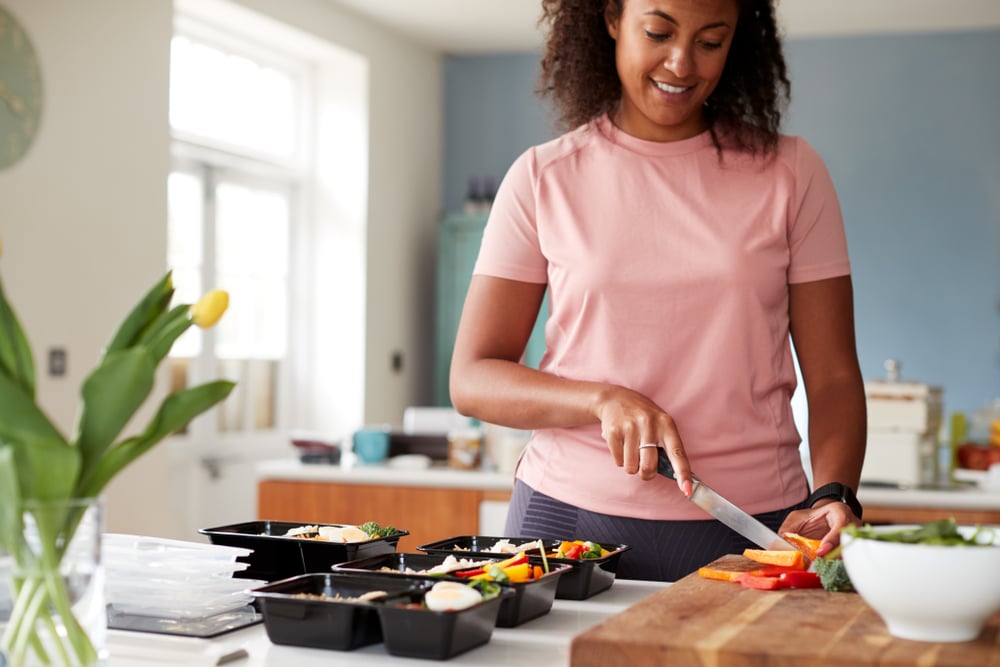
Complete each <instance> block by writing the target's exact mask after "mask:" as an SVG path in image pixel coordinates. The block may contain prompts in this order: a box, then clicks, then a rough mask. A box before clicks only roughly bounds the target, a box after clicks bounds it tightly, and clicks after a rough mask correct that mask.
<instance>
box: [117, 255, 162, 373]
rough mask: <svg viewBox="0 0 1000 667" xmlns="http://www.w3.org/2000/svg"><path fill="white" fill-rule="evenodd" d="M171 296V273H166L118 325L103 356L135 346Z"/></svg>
mask: <svg viewBox="0 0 1000 667" xmlns="http://www.w3.org/2000/svg"><path fill="white" fill-rule="evenodd" d="M173 296H174V288H173V280H172V272H170V271H168V272H167V273H166V274H165V275H164V276H163V277H162V278H161V279H160V281H159V282H157V283H156V284H155V285H153V288H152V289H150V290H149V291H148V292H147V293H146V295H145V296H144V297H142V299H141V300H140V301H139V303H137V304H136V305H135V306H134V307H133V308H132V310H131V311H130V312H129V314H128V315H126V316H125V319H124V320H122V323H121V324H120V325H118V331H116V332H115V335H114V336H113V337H112V338H111V342H109V343H108V345H107V347H105V348H104V354H105V355H108V354H111V353H112V352H118V351H119V350H123V349H125V348H127V347H132V346H133V345H135V343H136V341H138V340H139V339H140V338H141V336H142V335H143V334H144V333H145V332H146V331H147V330H148V329H149V328H150V327H152V326H153V323H154V322H156V320H157V318H158V317H160V316H161V315H162V314H163V313H164V312H166V310H167V306H168V305H170V299H172V298H173Z"/></svg>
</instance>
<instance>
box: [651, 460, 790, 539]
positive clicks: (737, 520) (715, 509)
mask: <svg viewBox="0 0 1000 667" xmlns="http://www.w3.org/2000/svg"><path fill="white" fill-rule="evenodd" d="M656 451H657V457H658V458H657V462H656V471H657V472H658V473H660V474H661V475H663V476H664V477H668V478H670V479H677V477H676V475H675V474H674V467H673V465H671V463H670V459H669V458H667V453H666V451H664V450H663V448H662V447H657V449H656ZM692 477H693V476H692ZM693 487H694V488H693V489H692V491H691V497H690V498H689V500H690V501H691V502H693V503H694V504H695V505H697V506H698V507H700V508H702V509H703V510H705V511H706V512H708V513H709V514H711V515H712V516H714V517H715V518H716V519H718V520H719V521H721V522H722V523H724V524H725V525H727V526H729V527H730V528H732V529H733V530H735V531H736V532H737V533H739V534H740V535H742V536H743V537H745V538H747V539H748V540H750V541H751V542H753V543H754V544H756V545H757V546H759V547H761V548H762V549H769V550H775V551H780V550H789V549H791V550H794V549H795V547H794V546H793V545H792V544H791V543H789V542H788V541H787V540H785V539H784V538H782V537H781V536H780V535H778V534H777V533H776V532H774V531H773V530H771V529H770V528H768V527H767V526H765V525H764V524H762V523H761V522H760V521H758V520H757V519H755V518H754V517H753V516H752V515H750V514H748V513H747V512H745V511H744V510H742V509H740V508H739V507H737V506H736V505H734V504H733V503H731V502H730V501H728V500H726V499H725V498H724V497H723V496H721V495H720V494H719V493H718V492H717V491H715V489H713V488H712V487H710V486H708V485H707V484H705V483H704V482H702V481H701V480H699V479H697V478H694V477H693Z"/></svg>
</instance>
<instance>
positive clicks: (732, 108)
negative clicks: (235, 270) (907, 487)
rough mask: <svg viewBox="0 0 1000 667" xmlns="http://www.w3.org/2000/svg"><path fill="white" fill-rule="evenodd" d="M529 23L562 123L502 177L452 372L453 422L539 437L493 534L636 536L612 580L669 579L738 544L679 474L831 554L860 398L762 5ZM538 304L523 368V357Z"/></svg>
mask: <svg viewBox="0 0 1000 667" xmlns="http://www.w3.org/2000/svg"><path fill="white" fill-rule="evenodd" d="M542 6H543V21H548V23H549V24H550V31H549V33H548V38H547V47H546V51H545V54H544V56H543V59H542V91H543V92H544V93H547V94H549V95H550V96H551V97H552V99H553V100H554V101H555V103H556V104H557V106H558V107H559V109H560V110H561V112H562V121H563V123H564V124H565V126H566V127H567V128H572V129H568V131H567V133H566V134H564V135H562V136H561V137H559V138H557V139H555V140H553V141H551V142H548V143H546V144H543V145H540V146H536V147H534V148H531V149H529V150H528V151H526V152H525V153H524V154H522V155H521V156H520V157H519V158H518V159H517V161H516V162H515V163H514V164H513V165H512V167H511V169H510V171H509V172H508V174H507V175H506V177H505V179H504V181H503V183H502V185H501V187H500V189H499V191H498V193H497V197H496V200H495V202H494V205H493V209H492V212H491V214H490V218H489V222H488V224H487V227H486V232H485V235H484V239H483V245H482V248H481V250H480V255H479V259H478V261H477V264H476V268H475V271H474V276H473V279H472V283H471V285H470V287H469V292H468V295H467V297H466V302H465V307H464V310H463V314H462V320H461V324H460V326H459V332H458V336H457V339H456V343H455V350H454V353H453V358H452V367H451V397H452V401H453V403H454V405H455V407H456V409H457V410H459V411H460V412H462V413H463V414H466V415H471V416H474V417H476V418H478V419H481V420H482V421H485V422H489V423H496V424H504V425H507V426H511V427H516V428H522V429H532V430H533V435H532V439H531V441H530V443H529V445H528V447H527V448H526V450H525V453H524V455H523V456H522V459H521V461H520V462H519V465H518V469H517V472H516V474H515V477H516V480H515V485H514V492H513V496H512V501H511V508H510V513H509V515H508V519H507V526H506V534H508V535H511V536H538V537H550V538H564V539H565V538H583V539H591V540H595V541H600V542H609V543H619V544H629V545H631V546H632V547H633V549H632V550H631V551H629V552H627V553H626V554H625V555H624V557H623V558H622V560H621V562H620V564H619V570H618V574H619V576H621V577H624V578H639V579H651V580H665V581H672V580H676V579H678V578H680V577H682V576H684V575H686V574H688V573H689V572H692V571H694V570H696V569H697V568H698V567H699V566H701V565H704V564H706V563H708V562H710V561H712V560H714V559H715V558H717V557H718V556H720V555H723V554H726V553H739V552H740V551H742V549H743V548H744V547H747V546H752V545H750V544H749V543H748V542H746V540H744V539H743V538H741V537H739V536H738V535H736V534H735V533H733V532H732V531H731V530H729V529H728V528H727V527H726V526H724V525H722V524H721V523H719V522H717V521H715V520H713V519H711V518H710V517H709V516H708V515H707V514H706V513H705V512H703V511H702V510H701V509H700V508H698V507H697V506H695V505H694V504H693V503H691V502H690V501H689V500H687V499H686V496H688V495H690V492H691V476H692V474H696V475H697V477H698V478H699V479H701V480H704V481H705V483H706V484H708V485H709V486H711V487H713V488H714V489H716V490H717V491H719V492H720V493H721V494H722V495H724V496H726V497H728V498H729V499H730V500H732V501H733V502H735V503H736V504H738V505H740V506H741V507H743V508H744V509H746V510H747V511H749V512H751V513H752V514H755V515H756V516H757V517H758V518H759V519H761V520H762V521H763V522H764V523H766V524H768V525H769V526H771V527H772V528H774V529H777V530H779V531H781V532H785V531H791V532H798V533H800V534H803V535H807V536H810V537H815V538H821V539H822V545H821V547H820V549H821V553H826V552H828V551H829V550H830V549H832V548H833V547H834V546H835V545H836V544H837V543H838V541H839V530H840V528H841V527H843V526H844V525H846V524H848V523H855V522H858V521H859V520H860V518H861V517H860V513H861V509H860V506H858V505H857V504H856V499H854V498H853V490H854V489H856V488H857V484H858V480H859V476H860V470H861V463H862V461H863V458H864V446H865V436H866V434H865V421H866V419H865V400H864V388H863V383H862V379H861V374H860V371H859V368H858V362H857V354H856V351H855V343H854V323H853V303H852V287H851V281H850V265H849V262H848V256H847V247H846V240H845V235H844V230H843V224H842V220H841V217H840V208H839V204H838V202H837V198H836V193H835V191H834V189H833V185H832V183H831V181H830V178H829V175H828V174H827V171H826V169H825V167H824V165H823V163H822V161H821V160H820V158H819V157H818V155H817V154H816V153H815V151H814V150H813V149H812V148H811V147H810V146H809V145H808V144H807V143H806V142H805V141H804V140H802V139H799V138H793V137H787V136H783V135H780V134H779V132H778V127H779V123H780V120H781V106H782V104H783V103H784V102H785V101H786V100H787V95H788V88H789V83H788V80H787V78H786V74H785V64H784V60H783V57H782V53H781V45H780V41H779V39H778V37H777V29H776V25H775V17H774V9H773V6H772V2H771V1H769V0H543V3H542ZM546 289H548V290H549V301H550V306H549V317H548V321H547V324H546V328H545V339H546V351H545V354H544V356H543V358H542V361H541V363H540V366H539V369H538V370H534V369H532V368H529V367H527V366H524V365H522V364H520V363H519V360H520V359H521V357H522V354H523V352H524V349H525V345H526V342H527V340H528V337H529V335H530V332H531V329H532V325H533V323H534V321H535V318H536V316H537V313H538V310H539V307H540V304H541V303H542V299H543V296H544V294H545V291H546ZM789 337H791V340H792V341H793V342H794V348H795V352H796V354H797V357H798V361H799V366H800V368H801V372H802V377H803V382H804V385H805V389H806V393H807V398H808V406H809V415H810V425H809V442H810V454H811V461H812V474H813V480H814V483H815V486H816V488H817V493H816V494H813V495H812V496H810V493H809V488H808V482H807V478H806V475H805V473H804V471H803V469H802V466H801V460H800V457H799V453H798V445H799V442H800V437H799V434H798V432H797V431H796V428H795V424H794V422H793V418H792V410H791V405H790V399H791V396H792V393H793V390H794V388H795V384H796V379H795V369H794V364H793V360H792V350H791V346H790V344H789ZM657 447H662V448H664V449H665V451H666V453H667V455H668V457H669V458H670V461H671V463H672V465H673V467H674V469H675V470H676V471H677V481H676V482H673V481H671V480H668V479H666V478H664V477H661V476H658V475H657V474H656V459H657Z"/></svg>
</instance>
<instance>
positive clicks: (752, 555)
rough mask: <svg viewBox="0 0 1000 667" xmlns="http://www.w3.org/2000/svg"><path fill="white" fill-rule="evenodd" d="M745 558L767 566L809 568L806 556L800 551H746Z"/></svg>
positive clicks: (744, 551)
mask: <svg viewBox="0 0 1000 667" xmlns="http://www.w3.org/2000/svg"><path fill="white" fill-rule="evenodd" d="M743 556H744V557H745V558H749V559H750V560H755V561H757V562H758V563H764V564H765V565H782V566H784V567H794V568H796V569H799V570H804V569H806V567H808V563H807V562H806V558H805V554H803V553H802V552H801V551H798V550H795V551H792V550H778V549H775V550H770V549H744V550H743Z"/></svg>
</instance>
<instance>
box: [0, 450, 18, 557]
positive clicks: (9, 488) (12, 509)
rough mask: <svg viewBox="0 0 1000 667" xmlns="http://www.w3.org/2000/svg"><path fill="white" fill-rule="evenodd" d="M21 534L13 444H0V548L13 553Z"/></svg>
mask: <svg viewBox="0 0 1000 667" xmlns="http://www.w3.org/2000/svg"><path fill="white" fill-rule="evenodd" d="M20 534H21V488H20V485H19V484H18V483H17V468H16V463H15V461H14V447H13V445H4V444H0V549H4V550H5V551H7V553H11V554H12V553H14V551H15V550H16V549H17V544H18V536H19V535H20Z"/></svg>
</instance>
